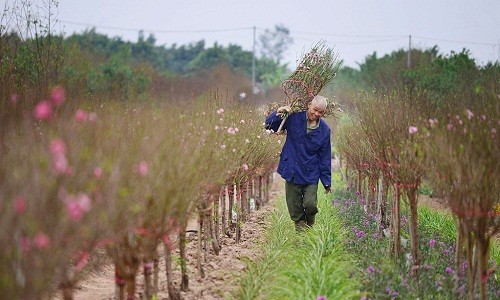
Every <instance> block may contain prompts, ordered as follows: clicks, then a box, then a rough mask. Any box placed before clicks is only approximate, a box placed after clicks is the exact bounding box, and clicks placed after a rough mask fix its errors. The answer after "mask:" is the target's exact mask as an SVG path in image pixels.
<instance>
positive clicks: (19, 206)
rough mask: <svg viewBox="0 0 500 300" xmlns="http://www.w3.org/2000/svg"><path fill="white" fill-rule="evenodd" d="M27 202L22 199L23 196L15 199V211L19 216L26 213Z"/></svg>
mask: <svg viewBox="0 0 500 300" xmlns="http://www.w3.org/2000/svg"><path fill="white" fill-rule="evenodd" d="M26 206H27V205H26V200H25V199H24V198H23V197H21V196H17V197H16V198H15V199H14V211H15V212H16V213H17V214H22V213H24V212H25V211H26Z"/></svg>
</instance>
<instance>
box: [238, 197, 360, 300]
mask: <svg viewBox="0 0 500 300" xmlns="http://www.w3.org/2000/svg"><path fill="white" fill-rule="evenodd" d="M320 193H321V192H320ZM330 198H331V195H322V196H320V197H319V199H318V202H319V205H318V206H319V210H320V212H319V213H318V215H317V217H316V224H315V225H314V227H313V228H311V229H309V230H306V231H304V232H301V233H296V232H295V228H294V224H293V222H292V221H291V220H290V217H289V216H288V211H287V209H286V204H285V200H284V199H283V198H281V199H278V200H277V201H276V206H277V209H276V211H275V212H274V213H272V214H271V215H270V216H269V221H270V223H271V225H270V227H269V228H268V230H267V231H266V233H265V239H264V242H263V243H262V245H261V248H262V251H263V256H262V258H261V259H260V260H259V261H255V262H248V271H247V273H246V274H245V276H244V277H243V278H242V279H241V280H240V289H239V291H238V294H237V295H236V296H235V297H236V298H237V299H297V300H300V299H317V298H319V297H321V296H323V297H325V298H326V299H359V298H360V297H361V294H360V293H359V282H357V280H356V279H355V274H356V270H355V269H353V267H352V266H353V261H352V259H351V258H352V257H351V255H350V254H349V253H348V252H346V251H345V248H344V247H343V240H344V239H345V235H346V232H345V231H344V229H343V228H342V224H341V223H340V221H339V220H340V219H339V218H338V217H337V216H335V211H334V210H333V207H332V206H331V203H330V201H329V200H328V199H330Z"/></svg>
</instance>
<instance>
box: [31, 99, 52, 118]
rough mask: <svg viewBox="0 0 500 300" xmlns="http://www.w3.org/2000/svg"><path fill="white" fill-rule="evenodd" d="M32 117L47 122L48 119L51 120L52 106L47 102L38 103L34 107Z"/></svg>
mask: <svg viewBox="0 0 500 300" xmlns="http://www.w3.org/2000/svg"><path fill="white" fill-rule="evenodd" d="M33 115H34V117H35V119H37V120H49V119H50V118H52V105H51V104H50V102H49V101H42V102H39V103H38V104H37V105H36V106H35V111H34V112H33Z"/></svg>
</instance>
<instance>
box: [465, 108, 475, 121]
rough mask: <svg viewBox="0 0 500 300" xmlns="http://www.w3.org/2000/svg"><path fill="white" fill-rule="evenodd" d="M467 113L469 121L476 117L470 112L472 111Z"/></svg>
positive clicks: (467, 110)
mask: <svg viewBox="0 0 500 300" xmlns="http://www.w3.org/2000/svg"><path fill="white" fill-rule="evenodd" d="M465 112H466V113H467V119H469V120H470V119H472V117H474V114H473V113H472V111H470V109H466V110H465Z"/></svg>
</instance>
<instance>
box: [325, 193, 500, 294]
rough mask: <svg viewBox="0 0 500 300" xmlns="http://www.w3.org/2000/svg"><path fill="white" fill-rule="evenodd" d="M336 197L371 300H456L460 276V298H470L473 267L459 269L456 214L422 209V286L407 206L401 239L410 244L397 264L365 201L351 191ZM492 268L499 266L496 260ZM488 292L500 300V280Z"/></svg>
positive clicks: (349, 245) (492, 282)
mask: <svg viewBox="0 0 500 300" xmlns="http://www.w3.org/2000/svg"><path fill="white" fill-rule="evenodd" d="M334 197H335V200H334V207H335V208H336V209H338V211H339V215H340V217H341V219H342V224H343V226H344V228H347V229H349V230H350V232H349V234H348V235H347V237H346V240H345V244H346V249H347V250H348V251H349V252H350V253H352V254H353V255H354V256H355V257H356V262H357V267H358V268H360V269H362V270H363V272H361V273H360V281H361V282H362V284H363V288H364V291H365V292H366V299H453V298H454V296H453V292H452V291H453V279H454V276H458V277H459V282H460V284H459V287H460V288H459V293H460V296H459V297H460V298H461V299H465V298H467V296H466V291H467V283H466V270H467V266H466V265H462V266H461V268H459V270H456V268H455V265H454V256H455V239H456V220H455V219H454V217H453V216H452V214H451V213H447V212H443V211H434V210H432V209H431V208H428V207H420V208H419V212H418V215H419V220H418V234H419V251H420V257H421V263H420V282H419V283H417V282H415V281H414V280H413V279H412V278H411V274H410V273H411V271H410V268H411V265H412V264H411V256H410V248H409V247H410V246H409V241H408V239H409V237H408V236H409V234H408V227H409V222H408V215H407V213H406V212H407V210H406V209H404V205H403V209H402V215H401V230H402V232H401V236H402V239H406V240H403V242H402V246H403V254H402V256H401V258H400V259H398V260H395V259H392V258H391V256H390V253H389V242H390V241H389V239H388V238H386V237H384V236H382V235H380V234H379V232H378V229H377V220H376V216H373V215H369V214H366V213H365V212H364V210H363V207H362V204H361V203H363V202H364V201H363V199H359V198H358V196H356V195H354V194H353V193H351V192H349V191H346V190H338V191H336V192H335V195H334ZM497 245H498V244H496V245H493V247H492V251H491V253H492V257H494V255H496V253H498V251H497V250H496V249H497V248H496V247H497ZM494 253H495V254H494ZM490 263H491V265H493V260H492V261H491V262H490ZM487 288H488V296H489V297H490V298H491V299H496V298H497V297H498V295H500V284H499V282H498V280H495V279H494V278H490V279H489V280H488V284H487Z"/></svg>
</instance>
